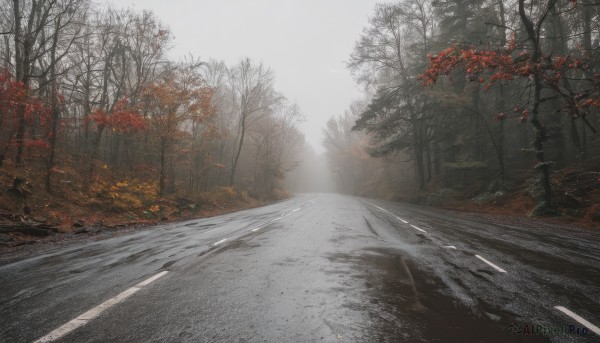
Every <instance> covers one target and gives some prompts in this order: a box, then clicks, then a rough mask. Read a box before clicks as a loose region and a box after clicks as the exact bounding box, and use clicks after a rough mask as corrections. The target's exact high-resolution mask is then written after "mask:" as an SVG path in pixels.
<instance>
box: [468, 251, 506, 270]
mask: <svg viewBox="0 0 600 343" xmlns="http://www.w3.org/2000/svg"><path fill="white" fill-rule="evenodd" d="M475 257H477V258H478V259H480V260H482V261H483V262H485V263H487V264H489V265H490V266H492V267H493V268H494V269H496V270H497V271H499V272H500V273H506V270H504V269H502V268H500V267H498V266H497V265H495V264H493V263H492V262H490V261H488V260H486V259H485V258H483V257H481V256H479V255H475Z"/></svg>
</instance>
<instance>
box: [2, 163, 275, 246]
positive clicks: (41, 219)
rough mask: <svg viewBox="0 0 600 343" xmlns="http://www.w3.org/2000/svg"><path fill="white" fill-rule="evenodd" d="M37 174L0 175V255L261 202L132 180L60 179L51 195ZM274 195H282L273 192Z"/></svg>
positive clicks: (225, 190) (234, 193) (226, 190)
mask: <svg viewBox="0 0 600 343" xmlns="http://www.w3.org/2000/svg"><path fill="white" fill-rule="evenodd" d="M39 179H40V175H35V174H33V173H31V172H30V173H27V172H25V173H23V172H20V173H17V172H16V171H13V172H12V173H11V172H6V170H5V171H4V172H3V173H0V181H1V183H0V254H10V253H11V252H19V251H30V250H31V249H36V247H38V246H39V247H42V246H54V245H62V244H67V243H69V242H73V241H76V240H83V239H103V238H108V237H112V236H115V235H120V234H124V233H127V232H131V231H132V230H138V229H141V228H146V227H149V226H152V225H156V224H159V223H165V222H171V221H179V220H185V219H192V218H201V217H211V216H215V215H220V214H224V213H229V212H233V211H238V210H242V209H247V208H253V207H257V206H261V205H264V204H266V203H268V202H271V201H273V200H277V199H269V200H258V199H256V198H255V197H252V196H250V195H249V194H248V192H245V191H239V190H236V189H234V188H232V187H220V188H217V189H213V190H211V191H207V192H202V193H200V194H196V195H194V196H192V195H189V194H175V195H169V196H163V197H159V196H157V195H156V194H157V185H155V184H153V183H150V182H145V181H143V180H138V179H129V180H121V181H118V182H116V181H113V182H109V181H99V182H97V184H96V185H95V187H93V188H92V189H91V190H90V191H89V192H84V191H83V190H82V189H80V188H78V187H76V186H73V185H72V184H69V183H65V184H59V185H58V186H57V187H56V188H55V190H54V191H53V192H51V193H48V192H46V191H45V188H44V186H43V185H41V184H40V182H36V180H39ZM278 196H279V197H284V196H287V194H285V193H284V192H278Z"/></svg>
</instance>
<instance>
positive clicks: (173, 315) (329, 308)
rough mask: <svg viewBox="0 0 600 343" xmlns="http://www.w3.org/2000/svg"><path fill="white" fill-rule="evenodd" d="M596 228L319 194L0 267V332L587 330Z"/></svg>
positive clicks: (463, 336) (544, 336)
mask: <svg viewBox="0 0 600 343" xmlns="http://www.w3.org/2000/svg"><path fill="white" fill-rule="evenodd" d="M599 242H600V239H599V236H598V234H597V233H594V232H592V231H586V230H580V229H577V228H563V227H554V226H551V225H542V224H539V223H537V222H534V221H522V222H519V223H514V222H510V223H509V222H489V221H486V220H484V219H482V218H481V217H477V216H472V215H465V214H462V215H461V214H455V213H449V212H444V211H439V210H433V209H428V208H423V207H417V206H410V205H405V204H399V203H388V202H383V201H375V200H367V199H361V198H353V197H346V196H341V195H332V194H307V195H301V196H296V197H294V198H292V199H289V200H287V201H283V202H280V203H277V204H273V205H270V206H266V207H262V208H258V209H253V210H247V211H241V212H237V213H234V214H229V215H225V216H220V217H214V218H208V219H197V220H193V221H188V222H182V223H177V224H170V225H165V226H162V227H157V228H152V229H149V230H145V231H141V232H137V233H134V234H131V235H128V236H122V237H116V238H112V239H108V240H104V241H99V242H92V243H87V244H83V245H75V246H71V247H69V248H61V249H56V250H54V251H48V252H46V253H44V254H42V255H40V256H36V257H31V258H24V259H19V260H15V261H8V262H4V263H3V264H2V265H0V278H1V280H0V290H1V291H2V301H1V302H0V314H1V316H0V341H3V342H4V341H6V342H32V341H36V340H39V341H40V342H51V341H57V342H109V341H110V342H112V341H115V342H117V341H118V342H215V341H227V342H264V341H266V342H321V341H323V342H403V341H406V342H431V341H437V342H547V341H553V342H593V341H599V340H600V332H596V331H597V330H598V327H597V325H599V324H600V249H599V245H598V243H599Z"/></svg>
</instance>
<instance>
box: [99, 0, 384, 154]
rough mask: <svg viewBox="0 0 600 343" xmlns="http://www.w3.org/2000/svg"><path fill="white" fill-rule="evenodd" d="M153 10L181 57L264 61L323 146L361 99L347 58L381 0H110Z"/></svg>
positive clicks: (308, 132) (174, 52) (308, 136)
mask: <svg viewBox="0 0 600 343" xmlns="http://www.w3.org/2000/svg"><path fill="white" fill-rule="evenodd" d="M103 2H107V3H112V4H113V5H115V6H118V7H133V8H135V9H138V10H141V9H150V10H152V11H153V12H154V13H155V14H156V15H157V16H158V17H159V18H160V19H161V20H162V21H163V22H164V23H165V24H166V25H167V26H168V27H169V28H170V29H171V31H172V33H173V35H174V36H175V47H174V49H173V50H172V51H171V55H172V57H174V58H178V57H183V56H185V55H188V54H190V53H191V54H192V55H194V56H195V57H200V58H202V59H205V60H208V59H210V58H214V59H217V60H224V61H225V62H226V63H227V64H229V65H231V64H234V63H236V62H237V61H239V60H240V59H241V58H242V57H246V56H247V57H250V58H251V59H253V60H256V61H262V62H264V63H265V64H266V65H267V66H269V67H271V68H272V69H273V71H274V72H275V75H276V89H277V90H278V91H280V92H281V93H283V94H284V95H285V96H286V97H287V98H288V99H290V100H292V101H296V102H297V103H298V105H300V107H301V108H302V112H303V113H304V115H305V116H306V118H307V121H306V122H305V123H304V124H303V125H302V129H303V131H304V133H305V135H306V139H307V141H308V142H309V143H310V144H311V145H312V146H313V147H314V148H315V149H316V150H317V151H318V152H322V151H323V147H322V145H321V141H322V137H323V136H322V129H323V127H324V126H325V123H326V122H327V120H328V119H329V118H330V117H331V116H334V115H339V114H342V113H343V112H344V110H345V109H346V108H347V107H348V106H349V105H350V102H351V101H352V100H354V99H356V98H359V97H360V94H361V93H360V90H359V88H358V86H356V84H355V82H354V81H353V80H352V77H351V76H350V73H349V72H348V70H346V68H345V63H344V61H346V60H347V59H348V56H349V54H350V52H351V50H352V48H353V46H354V42H355V41H356V40H357V39H358V36H359V34H360V33H361V31H362V28H363V27H364V26H365V25H366V23H367V20H368V17H369V16H370V15H371V13H372V11H373V8H374V6H375V4H376V3H377V2H382V1H377V0H202V1H197V0H196V1H193V0H120V1H114V0H103V1H100V3H103Z"/></svg>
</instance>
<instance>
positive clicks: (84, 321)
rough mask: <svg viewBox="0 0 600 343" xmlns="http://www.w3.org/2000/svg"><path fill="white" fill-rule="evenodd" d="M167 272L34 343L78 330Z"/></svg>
mask: <svg viewBox="0 0 600 343" xmlns="http://www.w3.org/2000/svg"><path fill="white" fill-rule="evenodd" d="M167 273H168V271H162V272H160V273H158V274H156V275H154V276H152V277H150V278H148V279H146V280H144V281H142V282H140V283H138V284H137V285H135V286H133V287H131V288H128V289H126V290H125V291H123V292H121V293H119V294H118V295H117V296H115V297H113V298H110V299H108V300H107V301H105V302H103V303H102V304H100V305H98V306H96V307H94V308H92V309H91V310H89V311H87V312H84V313H83V314H81V315H79V316H78V317H77V318H75V319H73V320H70V321H69V322H67V323H65V324H63V325H61V326H60V327H58V328H57V329H55V330H53V331H52V332H50V333H49V334H47V335H45V336H44V337H41V338H39V339H37V340H36V341H35V342H34V343H47V342H53V341H55V340H57V339H59V338H61V337H63V336H64V335H66V334H68V333H69V332H71V331H73V330H75V329H77V328H79V327H80V326H83V325H85V324H87V322H89V321H90V320H92V319H94V318H96V317H98V316H99V315H100V314H101V313H102V312H104V311H106V310H107V309H109V308H111V307H112V306H114V305H116V304H118V303H120V302H121V301H123V300H125V299H127V298H129V297H130V296H131V295H133V294H134V293H135V292H137V291H139V290H140V289H142V287H144V286H147V285H149V284H150V283H152V282H154V281H156V280H158V279H159V278H161V277H163V276H164V275H165V274H167Z"/></svg>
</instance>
